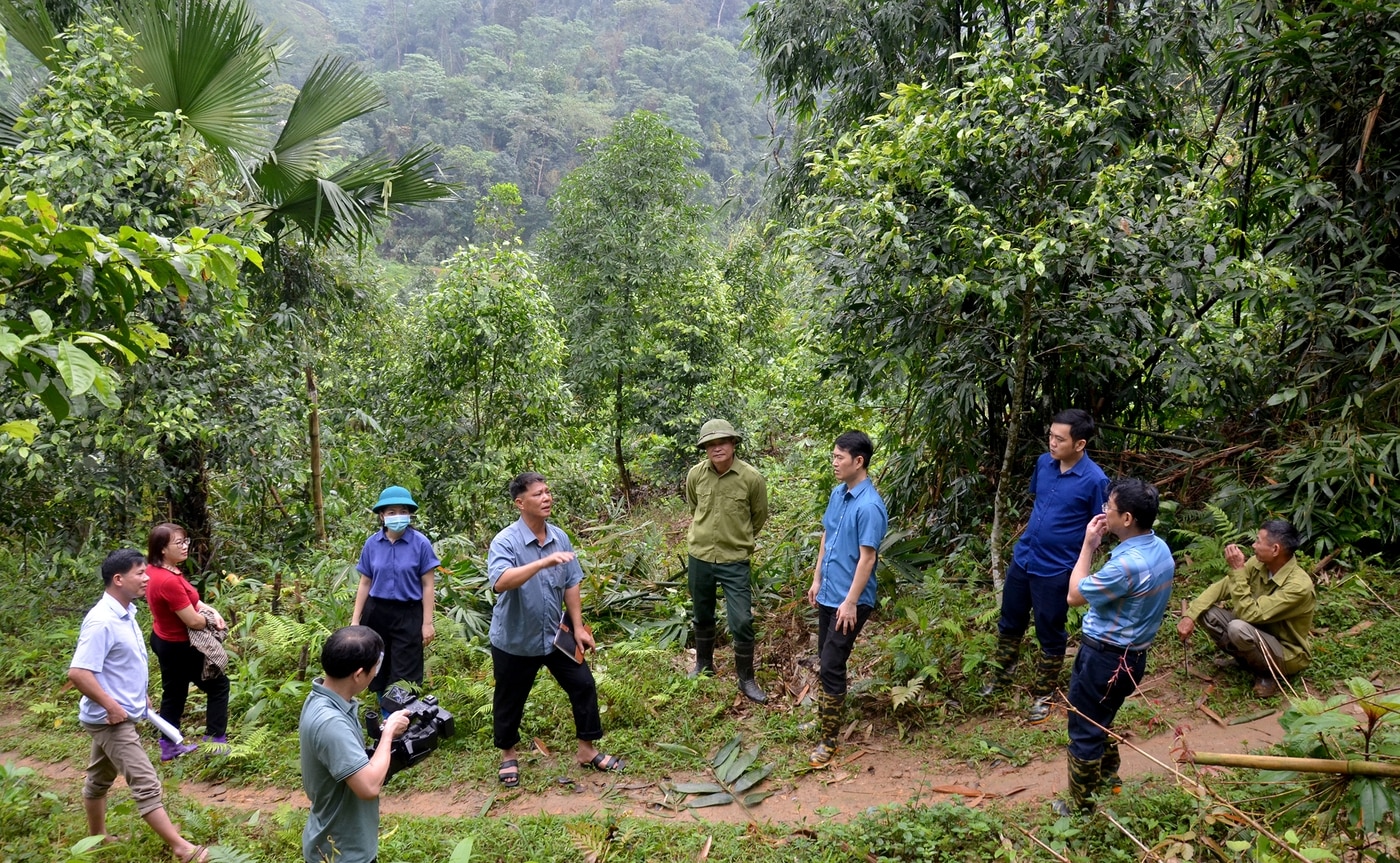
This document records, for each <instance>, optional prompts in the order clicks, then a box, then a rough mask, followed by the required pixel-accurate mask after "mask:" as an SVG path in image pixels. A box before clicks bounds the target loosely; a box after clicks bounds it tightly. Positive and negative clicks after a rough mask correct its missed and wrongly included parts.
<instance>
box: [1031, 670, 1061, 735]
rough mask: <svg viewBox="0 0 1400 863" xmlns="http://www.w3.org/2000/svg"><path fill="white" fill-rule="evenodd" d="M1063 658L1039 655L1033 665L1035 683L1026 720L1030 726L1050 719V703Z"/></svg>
mask: <svg viewBox="0 0 1400 863" xmlns="http://www.w3.org/2000/svg"><path fill="white" fill-rule="evenodd" d="M1064 665H1065V657H1064V655H1063V654H1062V655H1060V656H1046V655H1045V654H1043V653H1042V654H1040V656H1039V657H1037V659H1036V663H1035V682H1034V683H1032V684H1031V696H1032V699H1033V700H1032V701H1031V709H1030V710H1029V711H1027V713H1026V718H1027V719H1028V720H1030V722H1031V724H1032V725H1036V724H1038V723H1041V722H1044V721H1045V720H1047V719H1049V718H1050V702H1051V699H1052V698H1054V695H1055V687H1057V686H1058V685H1059V683H1060V670H1061V669H1063V668H1064Z"/></svg>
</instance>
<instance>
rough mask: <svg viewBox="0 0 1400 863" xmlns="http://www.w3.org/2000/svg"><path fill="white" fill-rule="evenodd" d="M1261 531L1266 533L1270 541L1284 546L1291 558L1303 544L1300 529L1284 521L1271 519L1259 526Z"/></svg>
mask: <svg viewBox="0 0 1400 863" xmlns="http://www.w3.org/2000/svg"><path fill="white" fill-rule="evenodd" d="M1259 529H1260V530H1262V531H1266V532H1267V533H1268V534H1269V538H1270V539H1272V540H1273V541H1274V542H1277V543H1278V544H1279V545H1281V546H1283V550H1284V551H1286V552H1288V555H1289V557H1292V556H1293V552H1295V551H1297V550H1298V546H1300V545H1302V544H1303V538H1302V537H1301V536H1299V535H1298V528H1296V527H1294V526H1293V525H1292V523H1291V522H1288V521H1286V520H1284V519H1281V518H1271V519H1269V520H1268V521H1266V522H1264V523H1263V524H1261V525H1259Z"/></svg>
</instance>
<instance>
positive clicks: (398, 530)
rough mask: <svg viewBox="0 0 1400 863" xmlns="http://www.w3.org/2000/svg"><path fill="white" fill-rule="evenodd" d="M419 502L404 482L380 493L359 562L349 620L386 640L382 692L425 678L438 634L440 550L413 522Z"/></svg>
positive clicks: (377, 683)
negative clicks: (428, 651)
mask: <svg viewBox="0 0 1400 863" xmlns="http://www.w3.org/2000/svg"><path fill="white" fill-rule="evenodd" d="M417 511H418V503H417V502H416V501H414V499H413V495H411V494H409V493H408V489H406V488H404V487H403V486H398V485H391V486H389V487H388V488H386V489H384V491H382V492H380V493H379V500H378V502H376V503H375V505H374V514H375V515H376V516H377V517H378V518H379V524H380V529H379V530H378V531H376V532H375V534H374V535H373V536H371V537H370V538H369V539H367V540H365V547H364V549H363V550H362V551H361V552H360V562H359V563H358V564H356V566H355V569H356V571H357V572H359V573H360V588H359V590H357V591H356V592H355V612H354V614H353V616H352V617H351V618H350V624H351V625H352V626H353V625H356V624H363V625H365V626H368V627H369V628H370V629H373V630H374V631H375V632H377V633H379V637H380V638H383V639H384V661H383V662H381V663H380V665H379V674H378V675H376V676H375V678H374V681H373V682H372V683H370V685H369V688H370V691H371V692H373V693H375V694H376V695H383V694H384V690H385V689H387V688H388V687H389V686H390V684H393V683H397V682H398V681H400V680H404V681H408V682H409V683H414V684H421V683H422V682H423V648H424V647H425V646H426V645H427V644H428V643H429V642H431V641H432V640H433V636H434V635H436V632H435V630H434V629H433V598H434V597H433V574H434V573H435V572H437V568H438V565H439V564H440V563H442V561H440V560H438V556H437V554H435V553H434V552H433V544H432V542H430V541H429V540H428V538H427V537H426V536H424V535H423V534H422V533H421V532H419V531H417V530H415V529H414V528H413V526H412V524H411V522H412V521H413V514H414V513H415V512H417Z"/></svg>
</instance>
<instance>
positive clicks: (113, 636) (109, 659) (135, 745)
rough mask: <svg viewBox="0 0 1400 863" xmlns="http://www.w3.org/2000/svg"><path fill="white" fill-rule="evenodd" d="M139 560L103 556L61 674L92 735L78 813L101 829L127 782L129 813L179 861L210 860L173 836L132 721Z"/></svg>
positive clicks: (138, 685) (136, 710) (145, 676)
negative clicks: (116, 786) (114, 794)
mask: <svg viewBox="0 0 1400 863" xmlns="http://www.w3.org/2000/svg"><path fill="white" fill-rule="evenodd" d="M148 580H149V577H148V576H147V575H146V557H145V555H143V554H141V552H139V551H137V550H135V549H133V548H123V549H119V550H117V551H114V552H112V553H111V554H109V555H107V558H106V560H104V561H102V584H103V593H102V598H101V599H100V600H98V601H97V604H96V605H94V606H93V607H92V610H91V611H89V612H88V613H87V616H86V617H84V618H83V628H82V630H81V631H80V632H79V634H78V648H77V650H75V651H74V652H73V661H72V664H71V665H70V666H69V668H68V679H69V680H70V681H72V682H73V686H74V688H76V689H77V690H78V692H80V693H82V696H83V697H82V698H81V699H80V700H79V702H78V720H79V722H81V723H82V726H83V730H85V731H87V733H88V734H89V735H91V737H92V754H91V756H90V757H89V758H88V768H87V777H86V779H85V781H84V782H83V812H84V814H85V815H86V816H87V823H88V834H89V835H91V836H105V835H106V834H107V792H108V790H110V789H111V787H112V783H113V782H114V781H116V778H117V777H118V776H122V777H124V778H125V779H126V784H127V787H128V788H130V789H131V796H132V797H133V798H134V799H135V800H136V811H137V812H139V813H140V814H141V817H142V818H143V819H145V821H146V823H147V824H149V825H151V829H152V830H154V831H156V834H157V835H159V836H160V838H161V839H163V840H165V844H166V845H169V846H170V850H171V852H172V853H173V854H174V855H175V859H176V860H179V861H181V863H191V861H204V860H207V859H208V858H209V855H208V852H207V851H206V850H205V848H204V846H203V845H194V844H192V843H190V842H189V841H188V840H186V839H185V838H184V837H183V836H181V835H180V831H179V830H178V829H177V828H176V827H175V825H174V824H172V823H171V821H170V816H169V815H167V814H166V812H165V806H164V804H162V803H161V786H160V778H159V777H158V776H157V775H156V769H155V767H154V765H152V764H151V757H150V756H149V755H147V754H146V750H145V748H144V747H143V746H142V745H141V737H140V735H139V734H137V732H136V720H138V719H141V718H143V717H145V716H146V713H147V710H148V709H149V707H150V702H149V699H148V697H147V695H146V684H147V681H148V680H149V677H150V672H149V670H148V664H147V659H146V642H145V640H144V639H142V637H141V627H140V626H139V625H138V624H137V622H136V604H135V602H136V600H138V599H141V598H144V597H145V595H146V583H147V581H148Z"/></svg>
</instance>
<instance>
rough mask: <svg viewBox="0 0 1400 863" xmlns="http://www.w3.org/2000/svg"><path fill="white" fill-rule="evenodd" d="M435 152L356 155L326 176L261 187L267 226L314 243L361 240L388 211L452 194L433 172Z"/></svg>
mask: <svg viewBox="0 0 1400 863" xmlns="http://www.w3.org/2000/svg"><path fill="white" fill-rule="evenodd" d="M435 153H436V149H435V148H431V147H422V148H419V149H417V150H414V151H413V152H411V153H408V154H406V155H404V156H402V157H400V158H398V159H395V160H389V159H385V158H383V157H367V158H363V159H356V160H355V161H354V162H351V163H350V164H348V165H346V166H345V167H343V168H341V169H340V170H339V171H336V172H335V173H334V174H332V175H331V176H329V177H311V178H308V179H305V180H302V181H300V182H297V183H295V184H292V185H289V186H285V187H282V188H278V189H268V188H264V189H263V192H264V193H265V195H264V201H263V202H262V207H263V208H264V216H265V218H266V220H267V225H268V229H269V231H270V232H271V233H272V234H273V235H274V236H281V235H282V234H284V233H286V232H289V231H297V232H300V233H301V234H302V235H303V236H305V237H306V238H307V239H308V240H309V241H311V242H314V243H332V242H334V243H345V244H352V245H358V244H361V243H363V242H364V241H365V240H366V239H367V238H368V237H370V236H372V235H373V233H374V230H375V228H376V226H378V225H379V224H381V223H383V222H385V221H387V218H388V216H390V215H392V214H394V213H397V212H400V211H402V210H403V209H404V208H406V207H408V206H411V205H414V204H421V203H425V202H427V201H435V200H439V199H441V198H445V197H447V196H449V195H451V194H452V193H453V191H454V190H455V189H456V188H457V187H456V186H455V185H454V184H452V183H446V182H443V181H441V180H438V179H436V178H435V177H434V176H433V175H434V173H435V172H436V170H437V169H436V167H435V166H434V164H433V162H432V157H433V155H434V154H435Z"/></svg>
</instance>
